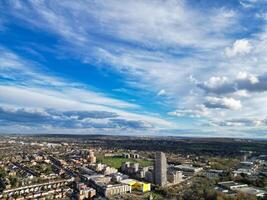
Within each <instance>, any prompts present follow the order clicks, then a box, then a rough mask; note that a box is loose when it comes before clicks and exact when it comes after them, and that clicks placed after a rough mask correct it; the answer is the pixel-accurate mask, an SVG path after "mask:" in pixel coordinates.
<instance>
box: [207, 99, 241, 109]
mask: <svg viewBox="0 0 267 200" xmlns="http://www.w3.org/2000/svg"><path fill="white" fill-rule="evenodd" d="M204 104H205V106H206V107H208V108H215V109H216V108H222V109H231V110H239V109H241V107H242V104H241V101H240V100H236V99H234V98H227V97H222V98H220V97H207V98H206V102H205V103H204Z"/></svg>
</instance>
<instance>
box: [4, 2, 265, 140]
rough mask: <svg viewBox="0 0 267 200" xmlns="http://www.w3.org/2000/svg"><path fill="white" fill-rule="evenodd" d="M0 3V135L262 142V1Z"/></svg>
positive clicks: (263, 43)
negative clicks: (170, 137)
mask: <svg viewBox="0 0 267 200" xmlns="http://www.w3.org/2000/svg"><path fill="white" fill-rule="evenodd" d="M0 9H1V12H0V124H1V127H0V132H2V133H73V134H120V135H163V136H164V135H175V136H180V135H182V136H205V137H252V138H266V137H267V118H266V117H267V93H266V92H267V65H266V64H267V48H266V46H267V3H266V1H265V0H230V1H221V0H200V1H199V0H198V1H196V0H188V1H185V0H164V1H163V0H156V1H146V0H140V1H139V0H133V1H132V0H129V1H122V0H110V1H102V0H97V1H92V0H90V1H86V0H83V1H70V0H69V1H64V0H63V1H49V0H47V1H16V0H10V1H3V2H1V3H0Z"/></svg>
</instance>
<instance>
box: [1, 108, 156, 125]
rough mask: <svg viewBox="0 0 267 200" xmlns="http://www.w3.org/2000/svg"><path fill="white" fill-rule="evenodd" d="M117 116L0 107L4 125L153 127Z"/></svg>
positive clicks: (94, 112)
mask: <svg viewBox="0 0 267 200" xmlns="http://www.w3.org/2000/svg"><path fill="white" fill-rule="evenodd" d="M117 117H118V115H117V114H116V113H111V112H105V111H68V112H62V111H56V110H52V109H34V108H14V107H13V108H10V107H0V123H1V124H2V125H12V124H16V125H18V124H21V125H24V126H25V125H26V126H29V127H31V126H32V127H40V126H50V127H56V128H74V129H75V128H79V129H88V128H102V129H104V128H108V129H146V128H151V127H152V125H151V124H149V123H148V122H145V121H141V120H126V119H120V118H117Z"/></svg>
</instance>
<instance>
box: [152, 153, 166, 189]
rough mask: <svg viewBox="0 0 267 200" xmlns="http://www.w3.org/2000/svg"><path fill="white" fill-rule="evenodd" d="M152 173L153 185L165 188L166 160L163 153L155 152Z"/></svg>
mask: <svg viewBox="0 0 267 200" xmlns="http://www.w3.org/2000/svg"><path fill="white" fill-rule="evenodd" d="M154 173H155V184H157V185H160V186H165V185H166V184H167V160H166V156H165V154H164V153H163V152H156V155H155V165H154Z"/></svg>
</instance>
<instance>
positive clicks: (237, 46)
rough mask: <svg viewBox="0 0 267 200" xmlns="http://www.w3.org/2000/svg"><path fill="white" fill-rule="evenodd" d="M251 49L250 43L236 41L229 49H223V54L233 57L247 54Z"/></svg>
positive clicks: (243, 40) (242, 40) (244, 40)
mask: <svg viewBox="0 0 267 200" xmlns="http://www.w3.org/2000/svg"><path fill="white" fill-rule="evenodd" d="M251 49H252V46H251V44H250V42H249V41H248V40H246V39H241V40H236V41H235V42H234V44H233V46H232V47H231V48H229V47H227V48H226V49H225V54H226V56H227V57H229V58H230V57H234V56H237V55H245V54H248V53H249V52H250V51H251Z"/></svg>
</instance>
